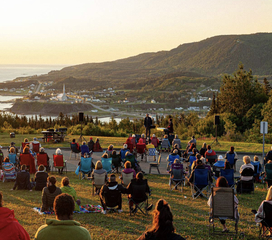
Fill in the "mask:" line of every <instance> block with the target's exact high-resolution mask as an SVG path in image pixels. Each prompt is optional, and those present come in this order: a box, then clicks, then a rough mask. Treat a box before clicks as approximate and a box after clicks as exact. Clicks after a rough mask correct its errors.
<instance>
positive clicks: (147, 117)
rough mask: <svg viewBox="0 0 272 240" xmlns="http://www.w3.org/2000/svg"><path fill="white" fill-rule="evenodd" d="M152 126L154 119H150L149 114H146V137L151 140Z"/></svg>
mask: <svg viewBox="0 0 272 240" xmlns="http://www.w3.org/2000/svg"><path fill="white" fill-rule="evenodd" d="M151 125H152V119H151V117H149V114H148V113H147V114H146V117H145V119H144V126H145V136H146V137H147V136H148V137H149V138H150V127H151Z"/></svg>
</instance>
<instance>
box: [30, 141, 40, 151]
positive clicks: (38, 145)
mask: <svg viewBox="0 0 272 240" xmlns="http://www.w3.org/2000/svg"><path fill="white" fill-rule="evenodd" d="M39 150H40V143H32V151H33V152H34V153H38V152H39Z"/></svg>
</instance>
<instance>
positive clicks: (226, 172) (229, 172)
mask: <svg viewBox="0 0 272 240" xmlns="http://www.w3.org/2000/svg"><path fill="white" fill-rule="evenodd" d="M220 175H221V177H225V178H226V179H227V181H228V184H229V186H230V187H231V188H233V189H234V187H235V182H234V169H220Z"/></svg>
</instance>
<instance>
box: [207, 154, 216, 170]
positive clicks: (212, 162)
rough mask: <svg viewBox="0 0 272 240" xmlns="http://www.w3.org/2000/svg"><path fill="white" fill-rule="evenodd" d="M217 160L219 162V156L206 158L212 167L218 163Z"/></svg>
mask: <svg viewBox="0 0 272 240" xmlns="http://www.w3.org/2000/svg"><path fill="white" fill-rule="evenodd" d="M216 160H217V155H213V156H206V161H207V162H208V163H209V164H210V165H211V167H212V166H213V164H214V163H215V162H216Z"/></svg>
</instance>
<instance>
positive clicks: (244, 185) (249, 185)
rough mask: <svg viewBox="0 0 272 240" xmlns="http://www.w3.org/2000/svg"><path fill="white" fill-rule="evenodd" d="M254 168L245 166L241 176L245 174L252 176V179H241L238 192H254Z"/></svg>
mask: <svg viewBox="0 0 272 240" xmlns="http://www.w3.org/2000/svg"><path fill="white" fill-rule="evenodd" d="M253 175H254V170H253V169H252V168H245V169H244V170H243V171H242V172H241V176H245V177H252V179H251V180H247V181H245V180H240V182H239V183H238V184H240V190H239V188H238V190H237V193H251V192H253V193H254V178H253Z"/></svg>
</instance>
